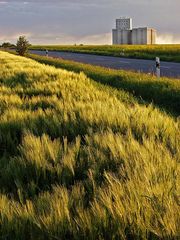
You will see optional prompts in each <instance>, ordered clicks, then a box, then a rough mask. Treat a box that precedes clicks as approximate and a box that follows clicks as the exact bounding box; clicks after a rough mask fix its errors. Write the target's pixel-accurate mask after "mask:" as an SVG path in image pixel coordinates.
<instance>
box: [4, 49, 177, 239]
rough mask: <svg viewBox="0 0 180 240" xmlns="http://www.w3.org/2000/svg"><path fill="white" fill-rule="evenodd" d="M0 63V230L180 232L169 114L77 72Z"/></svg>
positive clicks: (26, 235)
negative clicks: (139, 102)
mask: <svg viewBox="0 0 180 240" xmlns="http://www.w3.org/2000/svg"><path fill="white" fill-rule="evenodd" d="M0 62H1V68H0V112H1V115H0V146H1V148H0V152H1V155H0V156H1V161H0V165H1V166H0V171H1V181H0V190H1V191H0V235H1V237H2V239H13V240H15V239H17V240H21V239H32V240H35V239H99V240H100V239H130V238H131V239H168V238H169V239H175V238H176V237H177V236H178V235H179V217H180V215H179V212H180V211H179V199H178V194H179V190H180V189H179V186H180V181H179V177H178V176H179V165H178V164H179V163H178V162H179V159H180V131H179V130H180V129H179V126H180V125H179V122H178V120H176V118H173V117H170V116H169V115H167V114H166V113H162V112H160V111H159V110H158V109H156V108H155V107H154V106H152V105H143V104H142V105H140V104H138V103H137V101H136V100H135V99H134V98H133V97H132V96H130V95H129V94H128V93H126V92H124V91H121V90H113V89H112V88H110V87H106V86H103V85H100V83H95V82H93V81H92V80H90V79H88V78H87V77H86V76H85V75H84V74H83V73H81V74H75V73H72V72H67V71H65V70H58V69H55V68H54V67H50V66H45V65H41V64H39V63H37V62H35V61H33V60H29V59H26V58H22V57H17V56H14V55H10V54H8V53H2V52H0ZM125 99H126V101H125Z"/></svg>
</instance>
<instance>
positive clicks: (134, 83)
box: [28, 54, 180, 116]
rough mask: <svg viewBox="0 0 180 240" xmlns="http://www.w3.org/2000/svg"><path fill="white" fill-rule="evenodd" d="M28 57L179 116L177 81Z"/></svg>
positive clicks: (179, 89) (179, 81) (179, 83)
mask: <svg viewBox="0 0 180 240" xmlns="http://www.w3.org/2000/svg"><path fill="white" fill-rule="evenodd" d="M28 56H29V57H30V58H32V59H34V60H36V61H39V62H40V63H45V64H48V65H52V66H55V67H57V68H63V69H66V70H69V71H74V72H77V73H80V72H84V73H85V74H86V75H87V76H88V77H90V78H91V79H93V80H95V81H97V82H100V83H102V84H104V85H109V86H111V87H113V88H116V89H122V90H125V91H127V92H130V93H131V94H133V95H134V96H135V97H137V98H138V99H139V101H140V102H142V101H145V102H149V103H154V104H155V105H156V106H159V107H160V108H162V109H163V110H167V111H168V112H170V113H172V114H173V115H174V114H175V115H177V116H179V115H180V80H177V79H168V78H161V79H157V78H156V77H153V76H151V75H148V74H142V73H140V74H139V73H135V72H130V71H123V70H113V69H107V68H103V67H97V66H92V65H89V64H83V63H77V62H73V61H68V60H64V59H59V58H58V59H56V58H51V57H48V58H47V57H43V56H39V55H34V54H29V55H28Z"/></svg>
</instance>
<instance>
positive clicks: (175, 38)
mask: <svg viewBox="0 0 180 240" xmlns="http://www.w3.org/2000/svg"><path fill="white" fill-rule="evenodd" d="M157 43H158V44H180V34H179V35H173V34H170V33H164V34H159V35H158V36H157Z"/></svg>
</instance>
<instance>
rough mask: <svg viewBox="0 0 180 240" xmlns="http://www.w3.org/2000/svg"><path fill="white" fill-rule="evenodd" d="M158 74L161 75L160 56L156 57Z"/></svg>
mask: <svg viewBox="0 0 180 240" xmlns="http://www.w3.org/2000/svg"><path fill="white" fill-rule="evenodd" d="M156 76H157V77H158V78H160V77H161V68H160V58H159V57H156Z"/></svg>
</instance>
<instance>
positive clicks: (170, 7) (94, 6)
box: [0, 0, 180, 44]
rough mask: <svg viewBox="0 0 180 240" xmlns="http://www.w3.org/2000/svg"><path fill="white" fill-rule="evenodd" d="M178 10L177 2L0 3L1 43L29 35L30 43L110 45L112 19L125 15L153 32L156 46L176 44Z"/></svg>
mask: <svg viewBox="0 0 180 240" xmlns="http://www.w3.org/2000/svg"><path fill="white" fill-rule="evenodd" d="M179 8H180V0H173V1H172V0H166V3H164V0H4V1H3V0H0V23H1V27H0V39H2V38H3V39H5V38H7V39H10V40H11V41H15V37H14V36H18V35H19V33H31V35H28V36H29V38H30V41H32V42H33V43H37V42H38V43H62V44H63V43H64V44H65V43H74V42H77V43H79V42H82V43H89V44H100V43H102V44H105V43H111V29H112V28H113V27H114V25H115V19H116V18H117V17H120V16H124V15H127V16H131V17H132V18H133V26H134V27H138V26H149V27H154V28H156V29H157V30H158V33H159V35H160V36H159V37H158V42H162V41H164V39H166V40H165V42H168V43H169V42H179V38H178V36H177V35H178V34H179V29H180V22H179ZM170 13H173V14H170ZM166 32H168V34H165V33H166ZM163 34H164V35H165V37H162V35H163ZM11 36H12V37H11Z"/></svg>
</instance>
